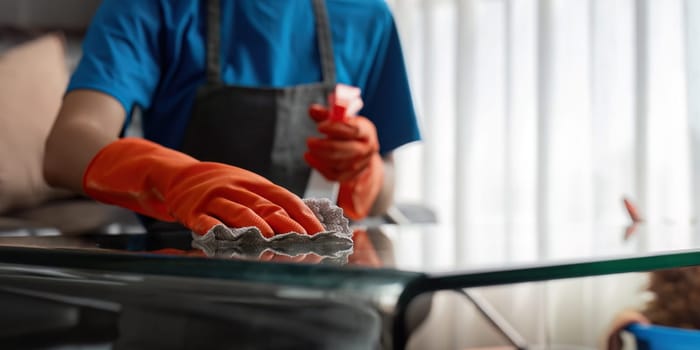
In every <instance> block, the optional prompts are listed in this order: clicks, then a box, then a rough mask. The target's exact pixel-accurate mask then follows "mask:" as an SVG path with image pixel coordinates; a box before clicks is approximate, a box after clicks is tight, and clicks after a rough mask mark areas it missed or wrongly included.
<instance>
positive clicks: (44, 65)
mask: <svg viewBox="0 0 700 350" xmlns="http://www.w3.org/2000/svg"><path fill="white" fill-rule="evenodd" d="M67 84H68V68H67V66H66V61H65V42H64V38H63V37H62V36H61V35H60V34H47V35H44V36H42V37H40V38H38V39H35V40H32V41H30V42H27V43H25V44H22V45H19V46H16V47H13V48H11V49H9V50H8V51H6V52H4V53H3V54H2V55H0V213H2V212H6V211H8V210H10V209H14V208H25V207H30V206H34V205H37V204H40V203H41V202H44V201H46V200H48V199H50V198H52V197H55V196H57V195H60V194H61V192H58V191H56V190H52V189H51V188H49V186H48V185H47V184H46V182H45V181H44V177H43V175H42V161H43V155H44V143H45V141H46V137H47V136H48V133H49V130H50V129H51V126H52V125H53V122H54V120H55V118H56V114H57V113H58V109H59V107H60V104H61V100H62V97H63V94H64V93H65V89H66V86H67Z"/></svg>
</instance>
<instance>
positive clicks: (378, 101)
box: [44, 0, 420, 236]
mask: <svg viewBox="0 0 700 350" xmlns="http://www.w3.org/2000/svg"><path fill="white" fill-rule="evenodd" d="M338 84H345V85H350V86H354V87H357V88H359V89H360V90H361V92H362V95H361V98H362V101H363V104H364V105H363V107H362V110H361V111H360V115H358V116H354V117H350V118H340V119H341V120H335V119H338V118H330V117H329V116H330V115H332V114H333V113H332V109H333V108H334V106H327V105H326V104H327V100H328V97H329V96H333V93H334V92H335V91H336V90H337V86H338ZM329 108H330V109H329ZM136 109H138V110H140V111H141V113H142V129H143V134H144V138H131V137H123V134H124V130H125V128H126V126H127V125H128V124H129V123H130V122H131V116H132V114H133V112H134V110H136ZM419 138H420V135H419V130H418V126H417V121H416V116H415V112H414V108H413V105H412V99H411V94H410V90H409V86H408V81H407V77H406V71H405V66H404V60H403V55H402V51H401V46H400V42H399V38H398V34H397V32H396V27H395V24H394V21H393V17H392V15H391V12H390V10H389V8H388V7H387V5H386V4H385V2H384V1H383V0H352V1H351V0H326V1H323V0H309V1H305V0H294V1H280V0H222V1H219V0H208V1H171V0H127V1H125V0H105V1H104V2H103V3H102V4H101V6H100V8H99V9H98V11H97V13H96V14H95V16H94V18H93V20H92V23H91V25H90V27H89V29H88V31H87V34H86V37H85V39H84V42H83V56H82V58H81V60H80V62H79V64H78V66H77V68H76V70H75V72H74V74H73V75H72V78H71V81H70V83H69V86H68V88H67V93H66V95H65V97H64V101H63V105H62V107H61V109H60V112H59V115H58V117H57V120H56V122H55V124H54V126H53V128H52V131H51V133H50V135H49V138H48V140H47V143H46V155H45V161H44V175H45V178H46V180H47V182H48V183H49V184H51V185H53V186H56V187H63V188H68V189H72V190H74V191H78V192H81V193H83V194H86V195H88V196H90V197H92V198H94V199H96V200H99V201H102V202H105V203H109V204H115V205H119V206H122V207H125V208H129V209H131V210H133V211H135V212H137V213H140V214H142V215H146V216H148V217H151V218H154V219H156V220H160V221H166V222H179V223H181V224H183V225H184V226H186V227H187V228H189V229H190V230H192V231H193V232H195V233H198V234H204V233H206V232H207V231H208V230H209V229H211V228H212V227H213V226H215V225H217V224H224V225H226V226H229V227H244V226H256V227H258V228H259V229H260V230H261V232H262V233H263V234H264V235H265V236H271V235H274V234H275V233H285V232H290V231H294V232H299V233H309V234H313V233H316V232H319V231H321V230H322V226H321V224H320V222H319V221H318V219H317V218H316V217H315V216H314V214H313V213H312V212H311V211H310V209H309V208H308V207H307V206H306V205H305V204H304V203H303V202H302V200H301V199H300V196H301V195H302V194H303V193H304V189H305V186H306V184H307V183H308V178H309V174H310V172H311V169H312V168H313V169H314V170H315V171H318V172H319V173H321V174H322V175H323V176H325V177H326V178H327V179H329V180H332V181H337V182H339V184H340V186H339V187H340V188H339V194H338V205H339V206H340V207H342V208H343V209H344V211H345V213H346V215H347V216H348V217H350V218H352V219H361V218H363V217H366V216H367V215H378V214H382V213H383V212H384V211H386V209H387V208H388V206H389V205H390V204H391V201H392V194H393V159H392V152H393V151H394V150H395V149H396V148H397V147H399V146H401V145H404V144H406V143H409V142H412V141H416V140H418V139H419Z"/></svg>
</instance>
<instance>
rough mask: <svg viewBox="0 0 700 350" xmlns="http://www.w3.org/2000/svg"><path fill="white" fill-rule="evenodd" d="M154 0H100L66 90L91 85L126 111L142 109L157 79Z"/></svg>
mask: <svg viewBox="0 0 700 350" xmlns="http://www.w3.org/2000/svg"><path fill="white" fill-rule="evenodd" d="M161 23H162V21H161V18H160V10H159V4H158V1H155V0H105V1H104V2H103V3H102V4H101V5H100V8H99V9H98V10H97V13H96V14H95V16H94V17H93V19H92V22H91V24H90V27H89V28H88V31H87V34H86V36H85V39H84V40H83V55H82V57H81V59H80V62H79V64H78V66H77V68H76V70H75V72H74V73H73V75H72V77H71V80H70V82H69V84H68V89H67V91H68V92H70V91H73V90H77V89H90V90H97V91H100V92H103V93H105V94H108V95H111V96H112V97H114V98H115V99H117V100H118V101H119V102H120V103H121V104H122V106H123V107H124V110H126V112H127V123H128V122H129V118H130V116H131V112H132V110H133V108H134V106H135V105H138V106H139V107H141V108H142V109H147V108H148V107H149V106H150V104H151V100H152V96H153V93H154V91H155V89H156V87H157V85H158V81H159V79H160V59H161V58H160V49H159V48H160V46H161V41H160V40H159V39H160V38H159V36H160V28H161V26H162V24H161Z"/></svg>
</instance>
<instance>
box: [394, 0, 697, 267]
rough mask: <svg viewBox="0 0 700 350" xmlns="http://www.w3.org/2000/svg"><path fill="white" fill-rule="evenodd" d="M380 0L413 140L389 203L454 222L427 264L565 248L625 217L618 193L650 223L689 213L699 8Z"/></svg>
mask: <svg viewBox="0 0 700 350" xmlns="http://www.w3.org/2000/svg"><path fill="white" fill-rule="evenodd" d="M390 4H391V6H392V8H393V11H394V14H395V17H396V21H397V24H398V27H399V32H400V35H401V38H402V42H403V46H404V50H405V54H406V56H407V57H406V58H407V65H408V70H409V76H410V79H411V83H412V89H413V93H414V98H415V102H416V105H417V109H418V112H419V117H420V122H421V127H422V131H423V134H424V138H425V140H424V141H423V142H422V143H421V144H416V145H410V146H407V147H405V148H404V149H401V150H400V151H399V152H398V153H399V154H398V156H399V160H398V163H399V166H400V168H399V171H398V185H399V190H398V191H397V195H398V199H399V200H400V201H404V202H406V201H408V202H422V203H426V204H428V205H430V206H431V207H433V208H434V209H435V210H436V211H437V212H438V214H439V217H440V220H441V222H443V223H445V224H448V225H451V226H453V227H458V228H460V229H459V230H455V232H457V233H456V235H455V236H454V237H448V239H446V240H445V242H443V243H436V244H433V245H429V246H427V247H426V249H435V250H436V251H439V252H440V254H436V255H439V256H436V257H435V259H444V260H446V261H454V260H457V259H466V260H465V261H472V260H473V261H488V260H489V259H493V260H495V259H501V258H502V257H508V258H510V259H514V260H517V259H529V258H531V257H532V256H536V255H538V254H539V255H542V254H545V255H552V254H554V255H556V254H559V252H560V253H561V254H566V255H570V253H572V252H579V251H581V249H586V247H587V246H588V245H589V244H590V242H589V238H590V237H591V236H592V235H595V234H596V232H602V231H603V230H602V229H604V228H609V227H613V226H622V225H624V224H625V223H627V222H628V220H629V219H628V218H627V216H626V213H625V211H624V208H623V206H622V198H623V197H624V196H627V197H630V198H631V199H633V200H634V201H635V202H636V203H637V204H638V206H639V207H640V210H641V211H642V213H643V214H644V216H645V219H646V220H647V221H648V222H649V223H650V224H657V223H659V224H661V223H663V224H669V223H672V224H677V225H688V224H689V223H690V222H691V221H692V219H693V218H694V217H695V216H696V212H697V211H698V206H697V205H695V204H694V203H695V201H694V198H700V196H696V195H693V193H700V189H698V186H695V185H696V183H697V179H696V176H695V175H696V174H697V172H698V170H700V169H698V164H700V152H697V151H695V152H694V150H696V149H697V147H694V145H695V146H697V145H698V144H700V139H699V138H698V136H700V130H698V128H700V123H699V121H700V119H699V118H700V115H699V114H700V103H698V102H695V101H696V100H698V98H694V96H693V95H694V92H695V93H700V91H698V90H699V88H700V85H699V84H700V80H698V78H700V52H698V47H700V45H699V44H698V43H696V42H695V41H697V40H700V36H698V34H700V23H698V22H700V16H699V15H698V13H699V12H700V2H698V1H693V0H688V1H683V0H639V1H634V0H539V1H537V0H510V1H509V0H394V1H390ZM695 17H697V18H698V20H695V21H694V20H693V19H694V18H695ZM696 38H698V39H696ZM696 62H698V63H696ZM484 232H488V233H489V234H488V235H484V234H483V233H484ZM649 244H653V242H649ZM485 247H489V248H490V249H485ZM516 247H517V248H516ZM555 247H556V251H555V250H554V249H555ZM499 254H500V255H501V256H500V257H499V256H498V255H499ZM436 263H438V264H439V263H440V262H439V261H436Z"/></svg>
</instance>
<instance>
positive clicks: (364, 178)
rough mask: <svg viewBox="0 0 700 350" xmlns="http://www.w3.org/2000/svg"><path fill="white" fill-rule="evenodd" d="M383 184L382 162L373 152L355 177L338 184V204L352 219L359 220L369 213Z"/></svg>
mask: <svg viewBox="0 0 700 350" xmlns="http://www.w3.org/2000/svg"><path fill="white" fill-rule="evenodd" d="M383 185H384V162H383V161H382V157H381V156H380V155H379V154H378V153H375V154H374V155H373V156H372V159H371V161H370V162H369V165H368V166H367V168H366V169H365V170H364V171H362V172H361V173H360V174H359V175H358V176H357V177H356V178H355V179H353V180H350V181H346V182H343V183H341V184H340V190H339V192H338V206H340V207H341V208H343V210H344V212H345V215H346V216H347V217H349V218H351V219H353V220H361V219H364V218H366V217H367V215H369V212H370V210H371V209H372V206H373V205H374V201H375V200H376V199H377V196H378V195H379V192H380V191H381V189H382V186H383Z"/></svg>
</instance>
